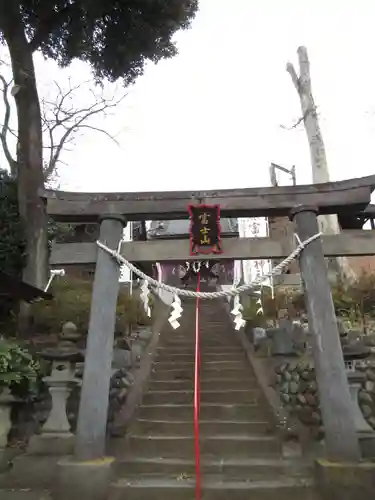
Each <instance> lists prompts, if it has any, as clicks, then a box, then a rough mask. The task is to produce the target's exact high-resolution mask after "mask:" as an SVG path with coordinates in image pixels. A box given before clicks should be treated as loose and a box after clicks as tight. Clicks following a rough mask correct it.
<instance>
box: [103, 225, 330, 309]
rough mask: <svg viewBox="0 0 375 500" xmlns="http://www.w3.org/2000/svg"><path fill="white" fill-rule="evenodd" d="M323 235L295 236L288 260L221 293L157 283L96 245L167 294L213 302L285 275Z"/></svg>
mask: <svg viewBox="0 0 375 500" xmlns="http://www.w3.org/2000/svg"><path fill="white" fill-rule="evenodd" d="M321 235H322V233H321V232H319V233H316V234H314V235H313V236H310V238H307V239H306V240H304V241H301V240H300V239H299V237H298V235H295V237H296V240H297V241H298V246H297V248H296V249H295V250H293V252H292V253H291V254H290V255H288V257H287V258H286V259H284V260H283V261H282V262H280V264H278V265H277V266H275V267H274V268H273V269H272V270H271V271H270V272H268V273H266V274H263V275H262V276H258V277H257V278H255V280H254V281H253V282H252V283H247V284H245V285H241V286H239V287H233V288H231V289H229V290H222V291H220V292H193V291H191V290H184V289H181V288H176V287H174V286H170V285H167V284H166V283H162V282H160V281H157V280H155V279H153V278H151V277H150V276H147V274H145V273H143V272H142V271H140V270H139V269H138V268H137V267H136V266H135V265H134V264H132V263H131V262H129V261H128V260H126V259H125V257H123V256H122V255H121V254H120V251H119V249H118V250H117V251H116V250H112V249H111V248H108V247H107V246H106V245H105V244H104V243H102V242H100V241H97V242H96V244H97V245H98V247H99V248H101V249H102V250H104V251H105V252H107V253H108V254H109V255H111V256H112V257H113V258H114V259H115V260H116V261H117V262H118V264H119V265H120V266H121V265H125V266H127V267H128V268H129V269H130V271H132V272H133V273H134V274H136V275H137V276H139V277H140V278H141V279H143V280H145V281H147V283H148V284H150V285H151V286H153V287H155V288H161V289H163V290H166V291H167V292H171V293H172V294H173V295H179V296H181V297H191V298H197V297H199V298H201V299H209V300H213V299H218V298H221V297H236V296H237V295H239V294H241V293H243V292H247V291H248V290H252V289H253V288H256V287H258V286H259V285H261V284H262V283H263V282H264V281H266V280H267V279H269V278H271V277H272V276H278V275H280V274H283V272H284V271H285V270H286V269H287V268H288V267H289V265H290V263H291V262H292V261H293V260H294V259H296V258H297V257H298V256H299V255H300V253H301V252H302V250H303V249H304V248H306V247H307V245H309V244H310V243H311V242H312V241H315V240H317V239H318V238H320V237H321Z"/></svg>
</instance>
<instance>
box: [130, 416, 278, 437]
mask: <svg viewBox="0 0 375 500" xmlns="http://www.w3.org/2000/svg"><path fill="white" fill-rule="evenodd" d="M193 429H194V424H193V415H191V419H190V420H146V419H141V418H139V419H138V420H136V421H135V422H134V423H133V424H132V425H131V427H130V430H129V432H130V433H132V432H134V434H152V433H155V434H159V435H160V434H169V435H171V436H186V435H190V434H192V433H193ZM199 432H200V435H201V436H215V435H216V434H225V435H228V436H230V435H244V434H251V435H270V434H272V432H273V428H272V425H271V424H270V423H269V422H268V421H267V420H264V421H259V422H256V421H249V422H246V421H244V422H238V421H236V420H221V421H220V420H200V421H199Z"/></svg>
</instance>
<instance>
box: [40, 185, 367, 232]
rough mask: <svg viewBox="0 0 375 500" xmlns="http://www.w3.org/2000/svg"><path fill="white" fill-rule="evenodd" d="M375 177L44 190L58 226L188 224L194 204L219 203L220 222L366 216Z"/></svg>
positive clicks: (44, 195)
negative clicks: (120, 218) (214, 186)
mask: <svg viewBox="0 0 375 500" xmlns="http://www.w3.org/2000/svg"><path fill="white" fill-rule="evenodd" d="M374 189H375V176H369V177H361V178H357V179H349V180H345V181H339V182H328V183H324V184H309V185H300V186H280V187H261V188H249V189H224V190H212V191H165V192H143V193H68V192H63V191H53V190H41V191H40V196H41V197H42V198H44V199H45V200H46V203H47V211H48V214H49V215H50V216H52V217H53V218H54V219H55V220H56V221H58V222H70V223H90V222H97V221H98V220H99V218H100V216H102V215H108V214H113V215H126V217H127V219H128V220H133V221H140V220H159V219H161V220H167V219H170V220H172V219H186V218H187V206H188V205H189V204H190V203H197V204H198V203H207V204H219V205H220V207H221V216H222V217H269V216H270V217H271V216H285V215H288V213H289V211H290V210H291V209H292V208H294V207H296V206H297V205H314V206H317V207H318V208H319V211H320V213H321V214H331V213H344V214H345V213H352V212H353V211H362V210H364V209H365V208H366V207H367V205H368V204H369V203H370V198H371V193H372V191H373V190H374Z"/></svg>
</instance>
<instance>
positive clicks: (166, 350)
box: [156, 345, 243, 354]
mask: <svg viewBox="0 0 375 500" xmlns="http://www.w3.org/2000/svg"><path fill="white" fill-rule="evenodd" d="M194 352H195V345H192V346H189V347H179V346H176V347H172V348H171V347H165V346H163V345H161V346H160V347H158V348H157V350H156V353H157V354H192V353H193V354H194ZM203 352H204V353H205V354H225V353H238V354H243V348H242V347H241V346H236V345H232V346H228V347H227V348H226V349H222V347H221V346H213V347H212V348H211V349H210V350H208V349H205V350H204V351H203Z"/></svg>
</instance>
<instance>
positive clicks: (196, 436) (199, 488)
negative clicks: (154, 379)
mask: <svg viewBox="0 0 375 500" xmlns="http://www.w3.org/2000/svg"><path fill="white" fill-rule="evenodd" d="M197 280H198V281H197V292H200V282H201V276H200V273H199V272H198V273H197ZM199 301H200V299H199V297H197V298H196V307H195V367H194V440H195V480H196V483H195V498H196V500H201V493H202V483H201V467H200V446H199V413H200V383H199V375H200V362H201V358H200V356H201V353H200V331H199V330H200V324H199Z"/></svg>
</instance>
